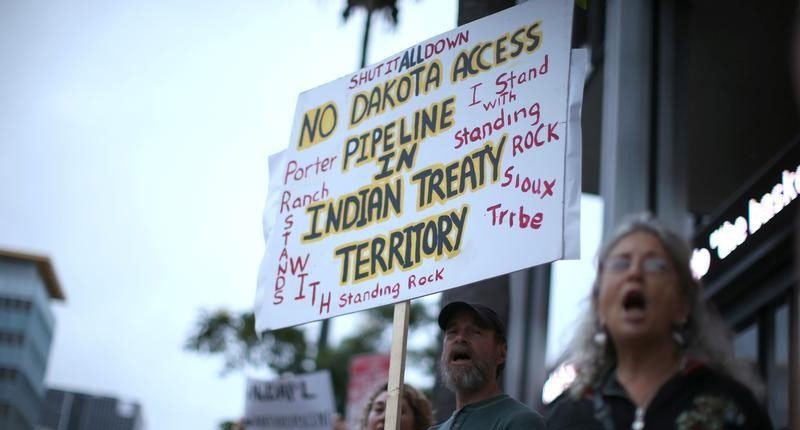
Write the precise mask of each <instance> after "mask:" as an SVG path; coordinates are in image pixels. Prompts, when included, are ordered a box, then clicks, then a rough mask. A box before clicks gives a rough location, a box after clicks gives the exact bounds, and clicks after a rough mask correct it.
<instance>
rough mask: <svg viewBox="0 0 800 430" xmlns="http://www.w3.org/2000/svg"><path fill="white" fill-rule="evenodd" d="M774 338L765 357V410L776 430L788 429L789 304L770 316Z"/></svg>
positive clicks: (785, 304)
mask: <svg viewBox="0 0 800 430" xmlns="http://www.w3.org/2000/svg"><path fill="white" fill-rule="evenodd" d="M772 324H773V327H772V328H773V330H772V331H773V333H774V338H773V340H772V345H771V348H769V349H770V351H769V353H770V355H771V356H772V357H767V399H768V401H767V410H768V411H769V416H770V418H771V419H772V424H773V426H774V427H775V429H777V430H782V429H788V428H789V379H790V375H789V342H790V340H791V339H790V338H789V304H788V303H784V304H783V305H781V306H779V307H778V308H777V309H775V313H774V314H773V315H772Z"/></svg>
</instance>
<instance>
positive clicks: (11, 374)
mask: <svg viewBox="0 0 800 430" xmlns="http://www.w3.org/2000/svg"><path fill="white" fill-rule="evenodd" d="M16 380H17V369H9V368H7V367H0V382H14V381H16Z"/></svg>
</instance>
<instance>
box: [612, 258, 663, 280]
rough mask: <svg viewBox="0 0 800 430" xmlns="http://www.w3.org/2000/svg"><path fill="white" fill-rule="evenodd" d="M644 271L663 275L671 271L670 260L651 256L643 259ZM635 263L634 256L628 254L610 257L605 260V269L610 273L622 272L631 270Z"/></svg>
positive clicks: (649, 273)
mask: <svg viewBox="0 0 800 430" xmlns="http://www.w3.org/2000/svg"><path fill="white" fill-rule="evenodd" d="M641 264H642V272H644V273H646V274H648V275H663V274H666V273H669V271H670V265H669V262H668V261H667V260H666V259H665V258H663V257H656V256H650V257H645V258H644V259H643V260H642V261H641ZM631 265H633V258H631V257H630V256H627V255H620V256H614V257H608V258H607V259H606V261H604V262H603V270H605V271H606V272H610V273H617V274H619V273H622V272H627V271H628V270H630V268H631Z"/></svg>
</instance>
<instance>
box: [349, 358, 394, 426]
mask: <svg viewBox="0 0 800 430" xmlns="http://www.w3.org/2000/svg"><path fill="white" fill-rule="evenodd" d="M388 380H389V354H364V355H358V356H355V357H353V358H352V359H351V360H350V372H349V373H348V378H347V411H346V415H347V428H351V429H357V428H359V426H360V422H359V421H360V420H361V418H362V414H363V412H364V408H365V407H366V405H367V402H368V401H369V396H371V395H372V394H373V393H374V392H375V390H377V389H378V387H381V386H383V385H386V381H388Z"/></svg>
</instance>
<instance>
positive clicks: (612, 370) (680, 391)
mask: <svg viewBox="0 0 800 430" xmlns="http://www.w3.org/2000/svg"><path fill="white" fill-rule="evenodd" d="M567 354H568V356H569V358H568V360H569V361H571V363H572V364H573V365H574V366H575V371H576V375H577V376H576V379H575V381H574V382H573V383H572V385H571V386H570V388H569V390H568V392H567V393H564V394H562V396H561V397H559V399H557V400H556V401H555V402H554V405H553V406H552V407H551V409H550V413H549V417H548V429H551V430H559V429H589V430H591V429H597V430H613V429H626V430H627V429H631V430H643V429H647V430H657V429H676V430H690V429H692V430H693V429H726V430H733V429H740V430H741V429H753V430H755V429H758V430H764V429H771V428H772V426H771V424H770V421H769V417H768V416H767V415H766V413H765V412H764V410H763V409H762V408H761V406H760V405H759V403H758V402H757V401H756V396H754V394H753V393H754V392H755V393H759V392H760V390H761V388H760V384H759V383H758V379H757V378H756V377H755V376H754V375H753V372H752V370H751V368H750V367H749V365H747V364H746V363H744V362H740V361H737V360H736V359H735V358H734V356H733V347H732V344H731V341H730V337H729V333H728V331H727V329H726V328H725V326H724V324H723V323H722V320H721V319H720V317H719V316H718V314H717V313H716V312H714V311H713V310H712V309H710V308H709V307H708V306H707V305H706V304H705V302H704V301H703V292H702V289H701V285H700V283H699V281H698V280H696V279H695V278H694V277H693V276H692V273H691V270H690V267H689V248H688V246H687V244H686V242H685V241H684V240H682V239H681V238H680V237H678V236H677V235H676V234H675V233H673V232H671V231H669V230H667V229H666V228H665V227H663V226H662V225H661V224H659V223H658V222H657V221H656V220H654V219H653V218H652V217H651V216H649V215H639V216H636V217H634V218H631V219H630V220H629V221H628V222H626V223H624V224H622V225H621V226H620V228H619V229H618V230H617V231H616V233H615V234H613V235H612V236H611V237H610V238H609V239H608V240H607V242H606V244H605V245H604V246H603V247H602V248H601V250H600V253H599V255H598V267H597V279H596V280H595V283H594V286H593V288H592V295H591V305H590V307H589V311H588V312H587V314H586V315H585V317H584V321H583V323H582V324H581V325H580V326H579V328H578V332H577V333H576V335H575V339H574V340H573V343H572V344H571V346H570V348H569V349H568V352H567Z"/></svg>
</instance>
